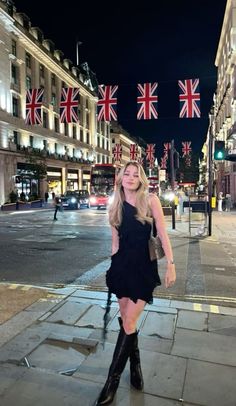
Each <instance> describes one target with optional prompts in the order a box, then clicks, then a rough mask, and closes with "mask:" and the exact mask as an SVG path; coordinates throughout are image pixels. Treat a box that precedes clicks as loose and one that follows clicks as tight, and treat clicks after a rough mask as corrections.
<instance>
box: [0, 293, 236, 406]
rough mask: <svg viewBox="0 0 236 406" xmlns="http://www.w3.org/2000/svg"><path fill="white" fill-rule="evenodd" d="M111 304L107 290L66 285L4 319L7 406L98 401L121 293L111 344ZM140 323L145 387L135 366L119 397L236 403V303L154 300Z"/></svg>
mask: <svg viewBox="0 0 236 406" xmlns="http://www.w3.org/2000/svg"><path fill="white" fill-rule="evenodd" d="M51 293H52V294H53V293H55V292H51ZM105 303H106V293H105V292H99V291H98V292H96V291H89V290H82V289H77V288H75V287H74V288H73V287H71V288H64V289H62V290H61V291H59V290H57V291H56V294H55V296H52V297H51V298H45V299H41V300H39V301H38V302H36V303H35V304H33V305H31V306H29V307H28V308H26V309H25V310H23V311H22V312H21V313H19V314H18V315H16V316H14V317H13V318H12V319H10V320H9V321H8V322H6V323H4V324H2V325H1V326H0V340H1V341H0V349H1V351H0V363H1V369H0V404H1V406H12V405H13V404H17V406H32V405H34V406H41V405H43V406H51V405H52V406H54V405H55V404H56V405H57V406H74V405H75V406H80V405H83V406H92V405H93V404H94V402H95V400H96V398H97V396H98V394H99V392H100V390H101V388H102V386H103V383H104V382H105V379H106V375H107V371H108V367H109V364H110V361H111V357H112V352H113V349H114V344H115V341H116V337H117V332H118V328H119V327H118V322H117V315H118V304H117V302H116V300H115V297H113V302H112V308H111V320H110V323H109V327H108V329H109V333H108V338H107V342H106V345H105V349H103V346H102V343H101V331H102V321H103V320H102V318H103V314H104V306H105ZM139 329H140V335H139V343H140V349H141V360H142V369H143V374H144V382H145V386H144V391H143V392H140V393H139V392H137V391H135V390H133V389H131V390H130V385H129V368H128V365H127V367H126V370H125V371H124V373H123V375H122V379H121V382H120V386H119V389H118V392H117V396H116V401H114V404H116V405H119V406H121V405H122V406H128V405H135V406H136V405H138V406H143V405H145V406H154V405H158V406H176V405H180V404H183V405H190V404H191V405H199V406H200V405H206V406H210V405H212V406H213V405H214V406H218V405H219V406H235V405H236V387H235V381H236V340H235V336H236V309H234V308H227V307H222V306H213V305H201V304H194V303H186V302H180V301H171V300H167V299H154V303H153V305H151V306H150V305H148V306H146V308H145V311H144V313H143V315H142V318H141V320H140V325H139Z"/></svg>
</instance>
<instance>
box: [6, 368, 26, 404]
mask: <svg viewBox="0 0 236 406" xmlns="http://www.w3.org/2000/svg"><path fill="white" fill-rule="evenodd" d="M25 371H26V370H25V369H23V368H17V367H16V366H15V365H12V364H7V363H6V364H1V368H0V396H2V395H3V394H4V392H7V391H8V390H9V389H10V388H11V387H13V386H14V385H15V382H16V381H18V380H19V379H21V378H22V376H23V375H24V373H25ZM1 405H2V402H1Z"/></svg>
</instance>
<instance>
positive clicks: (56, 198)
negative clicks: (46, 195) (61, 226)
mask: <svg viewBox="0 0 236 406" xmlns="http://www.w3.org/2000/svg"><path fill="white" fill-rule="evenodd" d="M54 205H55V211H54V218H53V220H57V212H58V210H60V208H61V199H60V198H59V197H58V196H55V199H54Z"/></svg>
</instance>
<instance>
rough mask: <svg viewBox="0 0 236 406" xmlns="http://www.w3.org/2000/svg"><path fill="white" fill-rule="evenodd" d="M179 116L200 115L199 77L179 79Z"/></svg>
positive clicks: (191, 116) (192, 116) (190, 116)
mask: <svg viewBox="0 0 236 406" xmlns="http://www.w3.org/2000/svg"><path fill="white" fill-rule="evenodd" d="M178 84H179V102H180V113H179V117H180V118H194V117H198V118H199V117H200V116H201V112H200V92H199V79H186V80H179V81H178Z"/></svg>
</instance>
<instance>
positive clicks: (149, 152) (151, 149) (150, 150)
mask: <svg viewBox="0 0 236 406" xmlns="http://www.w3.org/2000/svg"><path fill="white" fill-rule="evenodd" d="M155 145H156V144H147V148H146V159H147V161H154V160H155V157H154V155H155Z"/></svg>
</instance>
